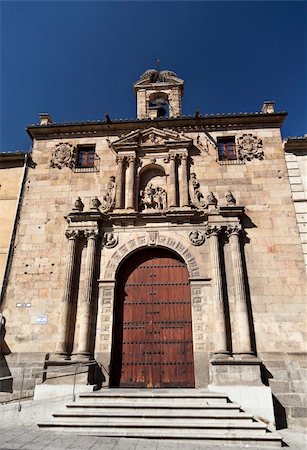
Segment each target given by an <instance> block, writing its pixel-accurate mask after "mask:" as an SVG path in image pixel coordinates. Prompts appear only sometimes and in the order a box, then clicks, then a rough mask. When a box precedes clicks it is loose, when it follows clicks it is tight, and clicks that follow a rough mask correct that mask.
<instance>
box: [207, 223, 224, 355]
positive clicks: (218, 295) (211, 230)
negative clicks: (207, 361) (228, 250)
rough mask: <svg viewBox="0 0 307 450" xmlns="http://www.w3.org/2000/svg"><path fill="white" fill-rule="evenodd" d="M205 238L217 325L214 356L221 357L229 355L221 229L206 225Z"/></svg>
mask: <svg viewBox="0 0 307 450" xmlns="http://www.w3.org/2000/svg"><path fill="white" fill-rule="evenodd" d="M205 231H206V236H207V238H209V242H210V260H211V275H212V288H213V300H214V305H215V310H216V313H217V325H218V336H219V340H218V342H216V350H217V351H216V355H217V356H218V355H219V356H222V355H224V356H225V355H227V354H229V352H228V350H227V333H226V320H225V307H224V298H223V284H222V273H221V258H220V245H219V235H220V234H221V231H222V229H221V227H220V226H216V225H208V226H207V227H206V230H205Z"/></svg>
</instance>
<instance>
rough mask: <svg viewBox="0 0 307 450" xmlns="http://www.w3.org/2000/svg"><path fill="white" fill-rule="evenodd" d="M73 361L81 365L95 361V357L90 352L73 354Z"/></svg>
mask: <svg viewBox="0 0 307 450" xmlns="http://www.w3.org/2000/svg"><path fill="white" fill-rule="evenodd" d="M70 359H71V361H73V362H80V363H86V362H88V361H93V359H94V358H93V357H92V355H91V354H90V353H89V352H78V353H72V355H71V358H70Z"/></svg>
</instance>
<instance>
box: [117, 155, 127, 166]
mask: <svg viewBox="0 0 307 450" xmlns="http://www.w3.org/2000/svg"><path fill="white" fill-rule="evenodd" d="M124 160H125V156H123V155H117V156H116V159H115V161H116V162H117V164H119V163H123V162H124Z"/></svg>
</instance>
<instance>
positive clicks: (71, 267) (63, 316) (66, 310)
mask: <svg viewBox="0 0 307 450" xmlns="http://www.w3.org/2000/svg"><path fill="white" fill-rule="evenodd" d="M65 235H66V237H67V239H68V255H67V266H66V267H67V268H66V276H65V284H64V293H63V298H62V304H61V311H60V323H59V335H58V343H57V350H56V353H57V356H58V357H60V358H62V359H67V358H68V349H67V346H68V342H67V337H68V332H69V325H70V324H69V321H70V313H71V300H72V289H73V281H74V273H75V257H76V243H77V240H78V237H79V231H78V230H67V231H66V233H65Z"/></svg>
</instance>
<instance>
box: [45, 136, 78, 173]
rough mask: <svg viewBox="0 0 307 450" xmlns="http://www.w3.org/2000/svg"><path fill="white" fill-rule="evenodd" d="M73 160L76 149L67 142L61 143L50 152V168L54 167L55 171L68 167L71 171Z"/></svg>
mask: <svg viewBox="0 0 307 450" xmlns="http://www.w3.org/2000/svg"><path fill="white" fill-rule="evenodd" d="M75 159H76V148H75V147H74V146H73V145H72V144H69V143H68V142H61V143H60V144H57V145H56V146H55V148H54V150H53V152H52V155H51V161H50V167H56V168H57V169H62V168H63V167H69V168H70V169H71V168H72V166H73V165H74V162H75Z"/></svg>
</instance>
